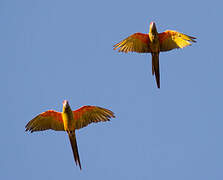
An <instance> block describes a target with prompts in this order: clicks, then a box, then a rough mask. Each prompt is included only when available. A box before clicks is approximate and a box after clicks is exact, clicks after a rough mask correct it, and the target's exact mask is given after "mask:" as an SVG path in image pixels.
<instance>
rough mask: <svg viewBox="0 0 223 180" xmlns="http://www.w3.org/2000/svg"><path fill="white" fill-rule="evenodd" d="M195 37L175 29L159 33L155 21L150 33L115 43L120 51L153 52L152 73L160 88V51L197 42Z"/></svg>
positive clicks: (151, 25)
mask: <svg viewBox="0 0 223 180" xmlns="http://www.w3.org/2000/svg"><path fill="white" fill-rule="evenodd" d="M194 39H196V38H195V37H192V36H188V35H186V34H182V33H179V32H177V31H173V30H166V31H165V32H162V33H158V32H157V29H156V25H155V23H154V22H151V23H150V27H149V33H148V34H143V33H135V34H132V35H131V36H129V37H127V38H126V39H124V40H122V41H121V42H119V43H117V44H115V45H114V50H116V49H118V48H119V52H125V53H127V52H137V53H151V54H152V74H153V75H154V73H155V76H156V83H157V86H158V88H160V72H159V53H160V52H165V51H170V50H172V49H175V48H184V47H186V46H189V45H191V43H190V42H196V41H195V40H194Z"/></svg>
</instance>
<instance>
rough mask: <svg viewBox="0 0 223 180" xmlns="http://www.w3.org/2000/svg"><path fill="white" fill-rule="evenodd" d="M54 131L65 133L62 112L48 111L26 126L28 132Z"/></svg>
mask: <svg viewBox="0 0 223 180" xmlns="http://www.w3.org/2000/svg"><path fill="white" fill-rule="evenodd" d="M48 129H53V130H55V131H64V125H63V119H62V115H61V113H60V112H56V111H53V110H48V111H46V112H43V113H41V114H39V115H38V116H36V117H35V118H33V119H32V120H31V121H29V122H28V124H27V125H26V131H30V132H31V133H32V132H34V131H44V130H48Z"/></svg>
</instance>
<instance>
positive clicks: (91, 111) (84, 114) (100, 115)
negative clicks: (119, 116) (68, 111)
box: [73, 106, 115, 129]
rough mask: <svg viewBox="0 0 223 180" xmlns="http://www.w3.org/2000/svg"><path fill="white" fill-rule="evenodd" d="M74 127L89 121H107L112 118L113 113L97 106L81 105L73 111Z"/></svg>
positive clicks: (79, 126) (81, 126) (86, 123)
mask: <svg viewBox="0 0 223 180" xmlns="http://www.w3.org/2000/svg"><path fill="white" fill-rule="evenodd" d="M73 116H74V121H75V129H80V128H83V127H85V126H87V125H88V124H90V123H93V122H94V123H97V122H100V121H109V120H110V118H112V117H113V118H114V117H115V116H114V113H113V112H112V111H110V110H108V109H105V108H101V107H97V106H83V107H81V108H80V109H77V110H76V111H73Z"/></svg>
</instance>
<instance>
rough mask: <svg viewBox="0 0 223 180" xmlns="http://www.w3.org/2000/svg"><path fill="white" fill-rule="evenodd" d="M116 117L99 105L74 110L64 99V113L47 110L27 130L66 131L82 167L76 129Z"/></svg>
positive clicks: (77, 160) (78, 163)
mask: <svg viewBox="0 0 223 180" xmlns="http://www.w3.org/2000/svg"><path fill="white" fill-rule="evenodd" d="M114 117H115V116H114V113H113V112H112V111H110V110H108V109H104V108H101V107H97V106H83V107H81V108H79V109H77V110H75V111H72V110H71V108H70V105H69V104H68V101H67V100H64V101H63V111H62V113H61V112H57V111H54V110H48V111H45V112H43V113H41V114H39V115H37V116H36V117H35V118H33V119H32V120H31V121H29V122H28V124H27V125H26V131H30V132H31V133H32V132H35V131H44V130H48V129H52V130H55V131H66V132H67V133H68V136H69V139H70V144H71V147H72V150H73V155H74V160H75V163H76V165H79V167H80V169H81V163H80V158H79V154H78V147H77V141H76V136H75V130H77V129H81V128H83V127H85V126H87V125H88V124H90V123H93V122H94V123H97V122H100V121H109V120H110V118H114Z"/></svg>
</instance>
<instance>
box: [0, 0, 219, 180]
mask: <svg viewBox="0 0 223 180" xmlns="http://www.w3.org/2000/svg"><path fill="white" fill-rule="evenodd" d="M222 6H223V4H222V2H221V1H220V0H218V1H217V0H212V1H194V0H193V1H192V0H187V1H178V0H173V1H149V0H142V1H140V0H138V1H129V0H125V1H121V0H112V1H104V0H94V1H84V0H82V1H74V0H63V1H59V0H48V1H45V0H39V1H34V0H19V1H15V0H14V1H13V0H2V1H1V2H0V27H1V28H0V49H1V50H0V58H1V60H0V80H1V88H0V99H1V103H0V109H1V123H2V124H1V131H0V142H1V146H0V154H1V155H0V179H4V180H12V179H32V180H40V179H54V180H57V179H78V180H82V179H83V180H93V179H106V180H115V179H128V180H135V179H152V180H164V179H165V180H179V179H180V180H188V179H202V180H210V179H216V180H221V179H223V173H222V172H223V153H222V152H223V142H222V139H223V130H222V129H223V118H222V114H223V109H222V103H223V95H222V92H223V83H222V82H223V80H222V78H223V71H222V69H223V61H222V55H221V54H222V53H221V52H222V29H223V24H222V18H223V11H222ZM151 21H155V22H156V26H157V29H158V31H159V32H163V31H165V30H166V29H172V30H177V31H179V32H183V33H185V34H188V35H191V36H195V37H197V43H196V44H193V45H192V46H190V47H187V48H185V49H183V50H181V49H179V50H173V51H170V52H166V53H161V54H160V68H161V89H157V87H156V82H155V78H154V77H153V76H152V72H151V69H152V68H151V55H150V54H136V53H130V54H122V53H118V52H117V51H114V50H113V49H112V46H113V45H114V44H115V43H117V42H119V41H120V40H122V39H123V38H125V37H127V36H129V35H131V34H132V33H135V32H142V33H146V32H148V31H149V23H150V22H151ZM64 99H67V100H68V101H69V103H70V105H71V107H72V108H73V109H76V108H78V107H80V106H82V105H97V106H101V107H105V108H108V109H111V110H112V111H114V112H115V115H116V118H115V119H112V120H111V121H110V122H106V123H98V124H91V125H89V126H88V127H86V128H84V129H81V130H78V131H77V142H78V147H79V154H80V159H81V163H82V167H83V170H82V171H80V170H79V168H78V167H77V166H76V165H75V163H74V160H73V155H72V151H71V147H70V143H69V140H68V137H67V135H66V133H64V132H55V131H44V132H37V133H33V134H29V133H25V125H26V123H27V122H28V121H29V120H31V119H32V118H33V117H35V116H36V115H37V114H39V113H41V112H43V111H46V110H48V109H54V110H56V111H61V110H62V101H63V100H64Z"/></svg>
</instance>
